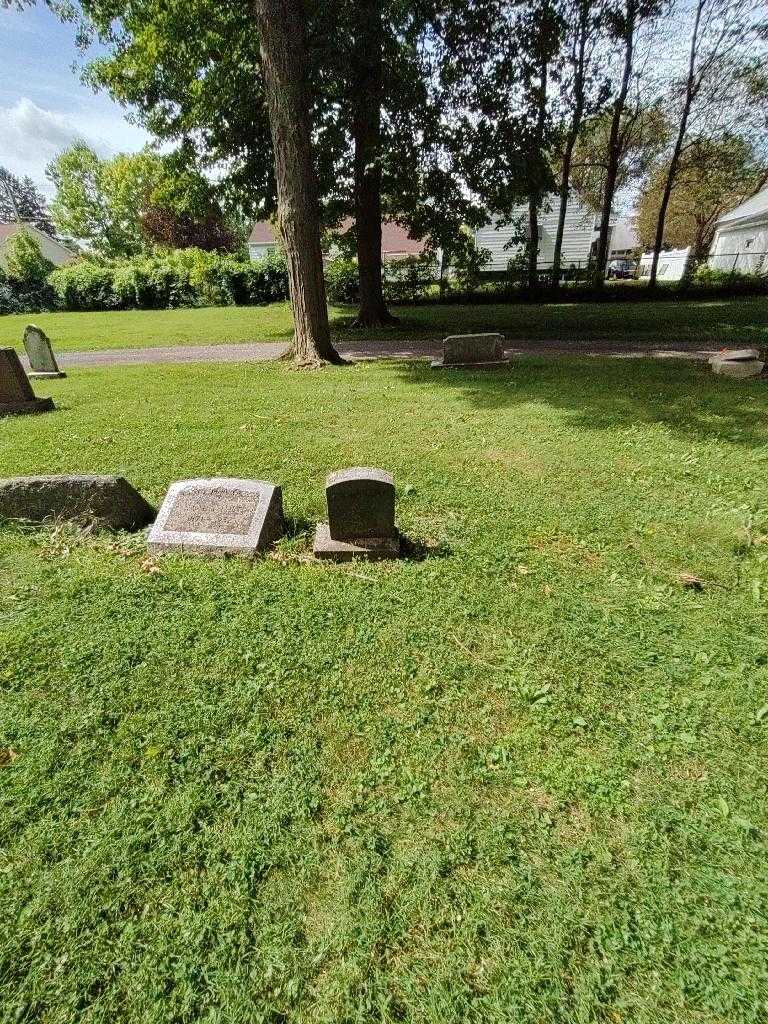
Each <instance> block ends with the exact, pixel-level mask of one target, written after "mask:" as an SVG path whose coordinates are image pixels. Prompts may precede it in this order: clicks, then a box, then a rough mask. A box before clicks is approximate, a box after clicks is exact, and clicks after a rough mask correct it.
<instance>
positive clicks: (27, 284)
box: [0, 231, 56, 313]
mask: <svg viewBox="0 0 768 1024" xmlns="http://www.w3.org/2000/svg"><path fill="white" fill-rule="evenodd" d="M5 256H6V263H7V265H8V270H7V272H6V271H4V270H2V268H0V313H36V312H38V311H40V310H46V309H53V308H54V306H55V304H56V296H55V294H54V292H53V289H52V288H51V287H50V285H49V284H48V280H47V278H48V275H49V274H50V272H51V270H52V269H53V264H52V263H51V262H50V260H47V259H46V258H45V256H43V253H42V251H41V249H40V245H39V244H38V242H37V239H35V238H34V237H33V236H32V235H31V234H29V232H27V231H19V233H18V234H16V235H13V236H12V237H11V239H10V241H9V242H8V245H7V247H6V250H5Z"/></svg>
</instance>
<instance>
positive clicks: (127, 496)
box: [0, 474, 155, 530]
mask: <svg viewBox="0 0 768 1024" xmlns="http://www.w3.org/2000/svg"><path fill="white" fill-rule="evenodd" d="M154 518H155V510H154V509H153V508H152V506H151V505H150V504H149V503H148V502H146V501H145V500H144V498H142V496H141V495H140V494H139V492H138V491H137V490H136V489H135V488H134V487H132V486H131V485H130V484H129V483H128V481H127V480H126V479H125V478H124V477H121V476H95V475H90V474H87V475H63V476H20V477H14V478H12V479H9V480H0V519H26V520H30V521H32V522H36V523H39V522H45V521H46V520H56V519H66V520H74V521H87V522H91V523H93V524H95V525H96V526H98V527H101V528H105V529H111V530H139V529H141V527H142V526H146V525H147V523H151V522H152V520H153V519H154Z"/></svg>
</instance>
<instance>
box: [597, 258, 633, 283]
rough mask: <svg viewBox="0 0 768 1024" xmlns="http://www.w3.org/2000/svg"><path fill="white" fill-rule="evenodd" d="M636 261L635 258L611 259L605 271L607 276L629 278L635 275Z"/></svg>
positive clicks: (609, 277)
mask: <svg viewBox="0 0 768 1024" xmlns="http://www.w3.org/2000/svg"><path fill="white" fill-rule="evenodd" d="M635 269H636V268H635V261H634V260H611V262H610V263H609V264H608V267H607V269H606V272H605V276H606V277H607V278H608V280H609V281H610V279H611V278H612V277H617V278H628V277H634V276H635Z"/></svg>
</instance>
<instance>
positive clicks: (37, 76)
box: [0, 5, 148, 195]
mask: <svg viewBox="0 0 768 1024" xmlns="http://www.w3.org/2000/svg"><path fill="white" fill-rule="evenodd" d="M83 59H84V58H83V55H82V54H81V53H80V52H79V51H78V49H77V47H76V46H75V28H74V26H73V25H62V24H61V22H59V21H58V19H57V18H55V17H54V15H53V14H51V12H50V11H49V10H48V9H47V8H46V7H44V6H40V5H38V6H35V7H31V8H27V9H26V10H24V11H20V12H19V11H13V10H6V9H4V8H0V165H2V166H4V167H7V168H8V169H9V170H10V171H12V172H13V173H14V174H17V175H19V176H23V175H27V174H28V175H29V176H30V177H31V178H33V179H34V180H35V182H36V183H37V184H38V186H39V187H40V188H41V189H42V190H43V191H44V192H45V193H46V194H48V195H50V194H51V185H50V182H48V181H47V179H46V177H45V167H46V165H47V164H48V163H49V161H50V160H51V159H52V158H53V157H54V156H55V155H56V154H57V153H58V152H59V151H60V150H61V149H63V148H65V147H66V146H68V145H70V144H71V143H72V142H73V141H74V139H76V138H82V139H85V140H86V141H87V142H88V143H90V144H91V145H92V146H93V147H94V149H96V151H97V152H99V153H100V154H101V155H103V156H108V155H111V154H114V153H118V152H128V151H133V150H136V149H140V148H141V146H142V145H143V144H144V142H145V141H146V140H147V138H148V137H147V135H146V133H145V132H144V131H142V129H141V128H139V127H137V126H136V125H132V124H129V123H128V122H127V121H126V120H125V111H124V110H123V109H122V108H121V107H120V106H119V105H118V104H116V103H113V102H112V100H110V98H109V97H108V96H107V95H106V94H105V93H94V92H93V91H92V90H91V89H89V88H87V87H86V86H84V85H82V84H81V82H80V80H79V73H78V71H77V69H75V70H73V65H74V64H77V65H78V66H82V64H83Z"/></svg>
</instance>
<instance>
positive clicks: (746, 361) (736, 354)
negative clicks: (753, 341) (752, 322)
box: [709, 348, 765, 379]
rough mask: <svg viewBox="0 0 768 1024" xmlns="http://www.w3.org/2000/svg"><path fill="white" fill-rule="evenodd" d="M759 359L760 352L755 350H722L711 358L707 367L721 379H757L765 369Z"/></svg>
mask: <svg viewBox="0 0 768 1024" xmlns="http://www.w3.org/2000/svg"><path fill="white" fill-rule="evenodd" d="M759 357H760V352H759V350H758V349H756V348H732V349H723V350H722V352H718V353H717V355H714V356H712V358H711V359H710V360H709V365H710V366H711V367H712V371H713V372H714V373H716V374H718V376H722V377H736V378H738V379H745V378H747V377H759V376H760V374H761V373H762V372H763V369H764V367H765V363H764V362H763V361H762V360H761V359H760V358H759Z"/></svg>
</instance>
